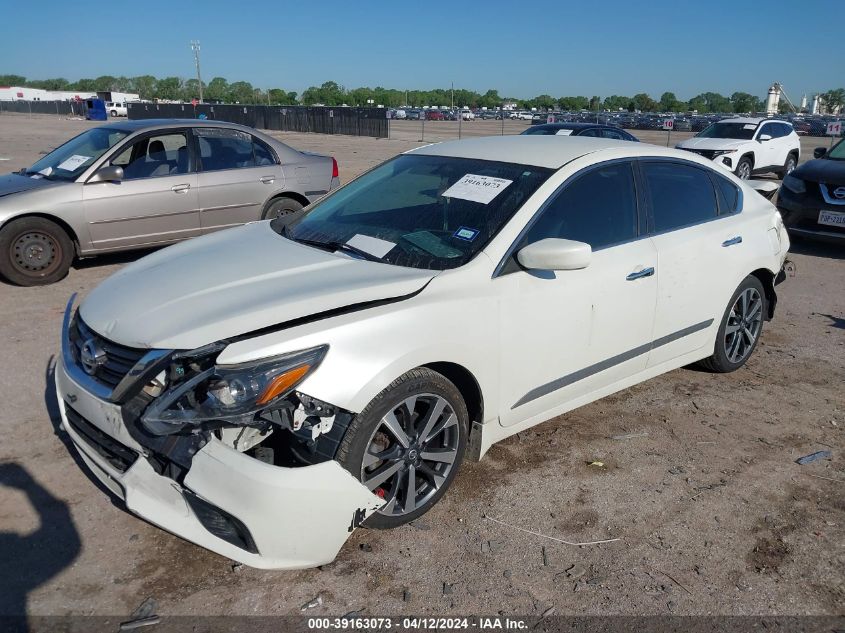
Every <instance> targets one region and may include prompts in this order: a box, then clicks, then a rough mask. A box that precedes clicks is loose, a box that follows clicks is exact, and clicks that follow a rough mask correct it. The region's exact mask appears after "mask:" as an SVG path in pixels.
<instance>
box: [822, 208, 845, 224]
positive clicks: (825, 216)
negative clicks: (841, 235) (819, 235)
mask: <svg viewBox="0 0 845 633" xmlns="http://www.w3.org/2000/svg"><path fill="white" fill-rule="evenodd" d="M819 224H827V225H828V226H841V227H845V213H839V212H838V211H819Z"/></svg>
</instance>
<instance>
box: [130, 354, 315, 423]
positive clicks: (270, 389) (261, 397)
mask: <svg viewBox="0 0 845 633" xmlns="http://www.w3.org/2000/svg"><path fill="white" fill-rule="evenodd" d="M328 349H329V348H328V346H327V345H322V346H320V347H314V348H311V349H307V350H303V351H301V352H293V353H290V354H284V355H282V356H274V357H273V358H263V359H261V360H259V361H255V362H251V363H243V364H240V365H215V364H212V365H211V366H210V367H208V368H206V369H203V370H201V371H198V372H197V373H196V374H195V375H192V376H190V377H187V378H186V379H185V380H183V381H181V382H177V383H176V384H175V385H174V386H173V387H172V388H170V389H168V390H167V391H165V392H164V393H162V394H161V395H160V396H159V397H158V398H157V399H156V400H154V401H153V402H152V404H150V406H149V407H148V408H147V410H146V411H145V412H144V414H143V415H142V416H141V422H142V424H143V425H144V427H146V429H147V430H148V431H149V432H150V433H153V434H155V435H172V434H174V433H178V432H179V431H182V430H184V429H187V428H190V427H198V426H200V425H201V424H203V423H205V422H211V421H219V422H222V423H223V424H224V425H245V424H249V423H250V422H252V421H253V420H254V419H255V414H256V413H258V412H260V411H263V410H265V409H268V408H271V407H272V406H273V405H274V404H277V403H278V401H279V400H280V399H281V398H283V397H284V396H285V395H287V394H289V393H290V392H291V391H292V390H293V388H294V387H296V386H297V385H298V384H299V383H301V382H302V381H303V380H304V379H305V377H306V376H307V375H308V374H310V373H311V372H312V371H314V370H315V369H316V368H317V366H318V365H319V364H320V362H321V361H322V360H323V357H324V356H325V355H326V352H327V351H328ZM180 368H181V367H180ZM177 369H179V368H177ZM177 373H178V372H177Z"/></svg>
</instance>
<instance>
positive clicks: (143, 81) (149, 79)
mask: <svg viewBox="0 0 845 633" xmlns="http://www.w3.org/2000/svg"><path fill="white" fill-rule="evenodd" d="M129 85H130V91H131V92H137V93H138V96H140V97H141V99H153V98H154V97H155V96H156V88H157V85H158V81H157V80H156V78H155V77H153V76H152V75H139V76H138V77H132V79H130V80H129Z"/></svg>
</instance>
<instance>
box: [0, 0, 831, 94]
mask: <svg viewBox="0 0 845 633" xmlns="http://www.w3.org/2000/svg"><path fill="white" fill-rule="evenodd" d="M842 11H843V3H842V0H803V1H802V2H800V3H795V2H786V1H785V0H767V2H765V3H758V2H736V1H726V0H696V1H694V2H693V1H686V0H680V1H675V2H651V1H650V0H628V1H620V0H601V2H595V3H591V2H586V1H584V0H580V1H579V2H568V1H567V0H551V1H547V0H529V1H520V0H507V1H500V0H453V1H451V2H450V1H449V0H444V1H438V0H435V1H432V0H423V1H421V0H387V1H384V0H378V1H376V0H299V1H291V0H264V1H263V2H243V1H240V2H239V1H236V0H228V1H226V2H222V1H218V0H203V1H202V2H199V1H195V2H183V1H180V0H171V1H169V2H162V1H160V0H145V1H144V2H118V3H113V2H104V1H100V2H86V3H78V2H76V3H74V2H67V1H66V0H62V1H57V0H41V1H39V2H20V1H18V0H0V15H3V22H4V26H5V27H6V28H4V29H3V33H2V36H0V74H4V73H14V74H19V75H24V76H25V77H28V78H31V79H46V78H52V77H65V78H66V79H69V80H71V81H74V80H76V79H79V78H82V77H86V78H95V77H98V76H101V75H115V76H119V75H125V76H128V77H131V76H135V75H142V74H150V75H155V76H157V77H165V76H173V75H176V76H180V77H183V78H185V79H187V78H190V77H194V76H195V69H194V63H193V54H192V52H191V49H190V40H192V39H197V40H199V41H200V43H201V53H200V54H201V69H202V78H203V81H204V82H208V81H209V80H211V78H212V77H215V76H221V77H225V78H226V79H228V80H229V81H237V80H244V81H249V82H250V83H252V84H253V86H255V87H257V88H262V89H267V88H284V89H285V90H294V91H296V92H298V93H302V91H303V90H304V89H305V88H307V87H308V86H312V85H319V84H321V83H323V82H324V81H329V80H332V81H336V82H337V83H339V84H340V85H342V86H344V87H346V88H356V87H360V86H370V87H375V86H383V87H387V88H398V89H423V90H427V89H433V88H438V87H443V88H445V87H449V85H450V84H451V83H452V82H454V85H455V87H461V88H467V89H470V90H476V91H479V92H483V91H486V90H488V89H490V88H494V89H497V90H498V91H499V94H500V95H501V96H503V97H505V96H507V97H517V98H529V97H533V96H536V95H539V94H550V95H552V96H554V97H561V96H570V95H586V96H592V95H598V96H600V97H606V96H609V95H612V94H620V95H629V96H630V95H633V94H635V93H638V92H646V93H649V94H650V95H651V96H652V97H654V98H659V97H660V95H661V94H662V93H663V92H664V91H667V90H668V91H671V92H674V93H675V95H676V96H677V97H678V98H680V99H689V98H690V97H693V96H695V95H697V94H700V93H702V92H708V91H712V92H719V93H721V94H725V95H730V94H731V93H733V92H735V91H742V92H749V93H752V94H755V95H757V96H761V97H763V96H765V94H766V92H767V90H768V87H769V85H770V84H771V83H772V82H774V81H779V82H780V83H781V84H783V86H784V88H785V90H786V93H787V95H788V96H789V97H790V98H792V99H793V100H795V101H797V100H799V99H800V98H801V95H802V94H804V93H806V94H807V95H812V94H813V93H815V92H819V91H821V92H823V91H826V90H829V89H832V88H839V87H843V86H845V64H843V59H845V57H844V56H845V53H843V52H842V46H841V43H842V38H841V28H842V27H841V19H842ZM826 16H829V18H827V17H826ZM810 24H812V28H809V27H808V26H807V25H810Z"/></svg>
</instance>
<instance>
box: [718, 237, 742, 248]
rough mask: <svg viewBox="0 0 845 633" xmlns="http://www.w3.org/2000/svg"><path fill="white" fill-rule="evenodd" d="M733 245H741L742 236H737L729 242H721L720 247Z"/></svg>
mask: <svg viewBox="0 0 845 633" xmlns="http://www.w3.org/2000/svg"><path fill="white" fill-rule="evenodd" d="M734 244H742V235H737V236H736V237H732V238H731V239H729V240H725V241H724V242H722V246H733V245H734Z"/></svg>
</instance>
